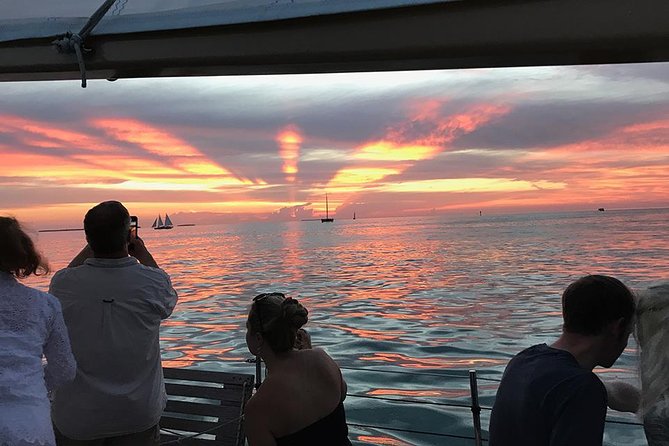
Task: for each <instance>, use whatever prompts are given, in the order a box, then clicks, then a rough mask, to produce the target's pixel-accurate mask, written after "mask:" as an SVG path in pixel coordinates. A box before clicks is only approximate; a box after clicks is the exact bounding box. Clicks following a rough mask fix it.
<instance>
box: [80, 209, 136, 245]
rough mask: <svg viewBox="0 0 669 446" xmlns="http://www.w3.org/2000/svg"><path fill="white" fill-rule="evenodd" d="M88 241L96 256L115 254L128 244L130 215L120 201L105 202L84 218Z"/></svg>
mask: <svg viewBox="0 0 669 446" xmlns="http://www.w3.org/2000/svg"><path fill="white" fill-rule="evenodd" d="M84 231H86V240H88V244H89V245H90V246H91V249H92V250H93V252H94V253H95V254H103V255H105V254H113V253H116V252H118V251H120V250H121V249H123V247H124V246H125V245H126V244H127V243H128V233H129V231H130V214H129V213H128V210H127V209H126V208H125V206H123V205H122V204H121V203H119V202H118V201H105V202H103V203H100V204H98V205H97V206H95V207H94V208H92V209H91V210H89V211H88V212H87V213H86V217H84Z"/></svg>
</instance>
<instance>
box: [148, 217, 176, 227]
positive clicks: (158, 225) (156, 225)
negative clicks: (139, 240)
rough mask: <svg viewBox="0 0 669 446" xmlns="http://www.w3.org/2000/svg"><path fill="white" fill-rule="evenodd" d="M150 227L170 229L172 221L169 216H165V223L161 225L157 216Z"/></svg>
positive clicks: (160, 219) (160, 220) (161, 221)
mask: <svg viewBox="0 0 669 446" xmlns="http://www.w3.org/2000/svg"><path fill="white" fill-rule="evenodd" d="M151 227H152V228H153V229H172V228H173V227H174V225H173V224H172V220H170V216H169V215H167V214H165V223H163V219H162V218H161V217H160V215H158V218H156V219H155V220H154V221H153V224H152V225H151Z"/></svg>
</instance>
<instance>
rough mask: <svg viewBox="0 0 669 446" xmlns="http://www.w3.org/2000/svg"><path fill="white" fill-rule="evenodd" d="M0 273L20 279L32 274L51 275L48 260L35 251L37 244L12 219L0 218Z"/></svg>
mask: <svg viewBox="0 0 669 446" xmlns="http://www.w3.org/2000/svg"><path fill="white" fill-rule="evenodd" d="M0 271H4V272H6V273H10V274H12V275H14V277H16V278H18V279H24V278H26V277H28V276H30V275H31V274H34V275H36V276H39V275H42V274H48V273H49V265H48V264H47V262H46V259H44V258H43V257H42V255H41V254H40V253H39V252H38V251H37V249H35V244H34V243H33V241H32V239H31V238H30V236H28V234H26V232H25V231H24V230H23V229H22V228H21V225H20V224H19V222H18V221H17V220H16V219H15V218H12V217H0Z"/></svg>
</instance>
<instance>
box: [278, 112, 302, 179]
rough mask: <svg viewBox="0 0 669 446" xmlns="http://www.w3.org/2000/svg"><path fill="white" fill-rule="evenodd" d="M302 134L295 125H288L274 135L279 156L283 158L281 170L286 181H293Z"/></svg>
mask: <svg viewBox="0 0 669 446" xmlns="http://www.w3.org/2000/svg"><path fill="white" fill-rule="evenodd" d="M302 140H303V138H302V135H300V132H299V130H298V129H297V127H295V126H293V125H289V126H288V127H285V128H284V129H282V130H281V131H280V132H279V133H278V134H277V135H276V142H277V144H279V156H280V157H281V159H282V160H283V166H282V171H283V173H285V174H286V180H287V181H288V182H291V183H292V182H294V181H295V175H296V174H297V161H298V160H299V157H300V145H301V144H302Z"/></svg>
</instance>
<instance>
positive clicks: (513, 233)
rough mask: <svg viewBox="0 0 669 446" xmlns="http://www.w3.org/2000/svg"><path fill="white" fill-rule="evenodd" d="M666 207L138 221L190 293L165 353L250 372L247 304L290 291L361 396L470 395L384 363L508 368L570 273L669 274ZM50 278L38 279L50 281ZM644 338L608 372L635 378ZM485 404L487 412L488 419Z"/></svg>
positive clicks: (72, 239)
mask: <svg viewBox="0 0 669 446" xmlns="http://www.w3.org/2000/svg"><path fill="white" fill-rule="evenodd" d="M667 217H669V212H668V211H667V210H652V211H612V212H609V211H607V212H606V213H596V212H592V213H571V214H534V215H516V216H488V217H486V216H483V217H481V218H479V217H478V216H477V217H476V218H471V219H467V220H465V219H459V220H458V219H453V218H450V219H449V218H445V217H430V218H420V219H417V218H413V219H399V218H398V219H374V220H364V219H362V220H361V219H358V220H355V221H344V220H337V221H335V223H333V224H328V225H324V224H321V223H318V222H291V223H272V224H269V223H248V224H243V225H241V224H240V225H227V226H199V227H177V228H175V229H174V230H172V231H156V232H154V231H150V230H149V229H148V228H142V229H141V230H140V234H141V235H142V236H143V238H144V239H145V241H146V244H147V246H149V248H150V249H151V250H152V252H153V254H154V257H155V258H156V259H157V261H158V263H159V264H160V265H161V266H162V267H163V268H164V269H165V270H166V271H168V272H169V273H170V275H171V276H172V280H173V284H174V286H175V288H176V289H177V291H178V292H179V295H180V301H179V304H178V305H177V308H176V310H175V312H174V314H173V316H172V317H171V318H170V319H169V320H167V321H166V322H165V323H164V325H163V328H162V337H161V342H162V347H163V357H164V359H165V361H164V364H165V365H166V366H177V367H185V366H193V367H201V368H205V369H207V368H209V369H218V370H229V371H236V372H244V373H253V366H251V365H249V364H246V363H244V360H245V359H246V358H248V357H249V353H248V351H247V349H246V346H245V343H244V323H245V319H246V312H247V309H248V305H249V303H250V300H251V298H252V297H253V296H255V295H256V294H258V293H260V292H267V291H282V292H286V293H287V294H289V295H291V296H292V297H294V298H297V299H300V300H301V301H303V303H304V304H305V305H306V306H307V308H308V309H309V311H310V321H309V324H308V325H307V328H308V329H309V331H310V332H311V335H312V338H313V341H314V344H315V345H318V346H322V347H323V348H325V349H326V350H327V351H328V352H329V353H330V354H331V355H332V356H333V357H334V358H335V359H337V361H338V362H339V363H340V365H342V366H344V367H348V368H349V369H345V370H344V374H345V377H346V379H347V381H348V383H349V390H350V393H353V394H363V395H371V396H379V395H382V396H384V397H400V398H403V399H411V398H418V399H420V400H428V401H436V402H458V403H467V402H468V381H467V380H466V379H459V378H453V377H452V376H443V377H437V376H434V375H433V374H432V375H430V374H428V375H407V374H388V373H381V371H383V370H400V371H420V372H425V371H430V372H435V373H440V372H441V373H445V372H447V373H448V374H451V375H452V374H453V373H457V374H460V375H462V376H463V377H465V376H466V371H467V369H469V368H476V369H477V370H478V371H479V373H480V376H483V377H488V378H496V379H499V378H500V376H501V373H502V371H503V370H504V367H505V365H506V363H507V362H508V360H509V359H510V358H511V357H512V356H513V355H514V354H515V353H517V352H518V351H519V350H521V349H522V348H524V347H527V346H530V345H532V344H535V343H540V342H551V341H552V340H553V339H554V338H555V337H556V334H557V333H558V332H559V330H560V325H561V316H560V315H561V313H560V293H561V291H562V290H563V289H564V287H565V286H566V285H567V284H568V283H569V282H570V281H572V280H574V279H576V278H577V277H579V276H582V275H584V274H588V273H595V272H597V273H603V274H611V275H614V276H616V277H619V278H620V279H622V280H623V281H624V282H625V283H627V284H628V285H630V286H632V287H638V286H643V285H644V284H646V283H648V282H650V281H652V280H656V279H659V278H662V277H663V275H665V277H666V271H667V270H668V267H669V255H668V254H669V239H668V237H667V234H669V231H668V229H669V219H668V218H667ZM82 243H83V234H82V233H43V234H40V238H39V245H40V247H41V249H42V250H43V252H44V253H45V254H46V255H47V257H49V259H50V260H51V264H52V266H53V267H54V269H59V268H62V267H64V266H65V265H66V264H67V263H68V262H69V260H70V259H71V258H72V257H73V256H74V255H75V254H76V253H77V252H78V250H79V249H80V248H81V245H82ZM48 280H49V279H48V278H42V279H37V280H33V281H31V283H33V284H36V285H37V286H39V287H41V288H46V286H47V284H48ZM632 344H633V343H631V346H630V348H628V349H627V350H626V352H625V353H624V354H623V356H622V357H621V359H620V360H619V362H618V363H617V364H616V367H615V368H614V369H610V370H608V371H604V370H601V371H599V372H600V373H601V375H600V376H603V377H605V378H609V377H615V378H619V379H625V380H627V381H629V382H635V370H634V367H635V365H634V364H635V353H634V346H633V345H632ZM357 368H361V369H362V368H368V369H373V370H374V371H362V370H355V369H357ZM479 390H480V391H481V394H482V397H481V403H482V405H484V406H491V405H492V399H493V397H494V394H495V391H496V384H495V383H494V382H490V381H481V382H480V383H479ZM347 411H348V416H349V421H351V422H352V423H365V424H375V425H389V426H393V427H405V428H410V429H414V430H425V431H440V432H446V433H452V434H457V435H471V433H472V428H471V414H470V412H469V411H468V410H467V409H457V408H446V407H441V406H425V405H411V404H406V403H391V402H388V401H377V400H370V399H366V398H355V397H350V398H348V399H347ZM488 416H489V413H488V412H487V411H485V410H484V411H483V426H484V429H485V428H486V427H487V423H488ZM609 416H610V417H613V418H616V419H624V420H633V418H632V417H630V416H625V415H622V414H617V413H609ZM352 433H353V434H354V435H353V437H354V438H356V439H357V440H358V441H359V442H361V444H370V443H371V444H397V445H400V444H440V443H441V441H440V439H438V438H437V439H435V437H429V436H421V435H408V434H407V435H404V434H402V435H397V434H392V435H391V434H389V433H388V432H383V431H379V430H374V429H368V430H361V429H357V428H353V429H352ZM484 437H485V434H484ZM606 441H607V442H608V443H609V444H631V445H641V444H645V443H644V441H643V433H642V431H641V430H640V429H639V428H627V427H624V428H621V427H619V426H612V425H609V426H607V432H606ZM470 443H471V442H470V441H463V442H462V443H458V442H457V441H456V440H449V444H454V445H457V444H470Z"/></svg>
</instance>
